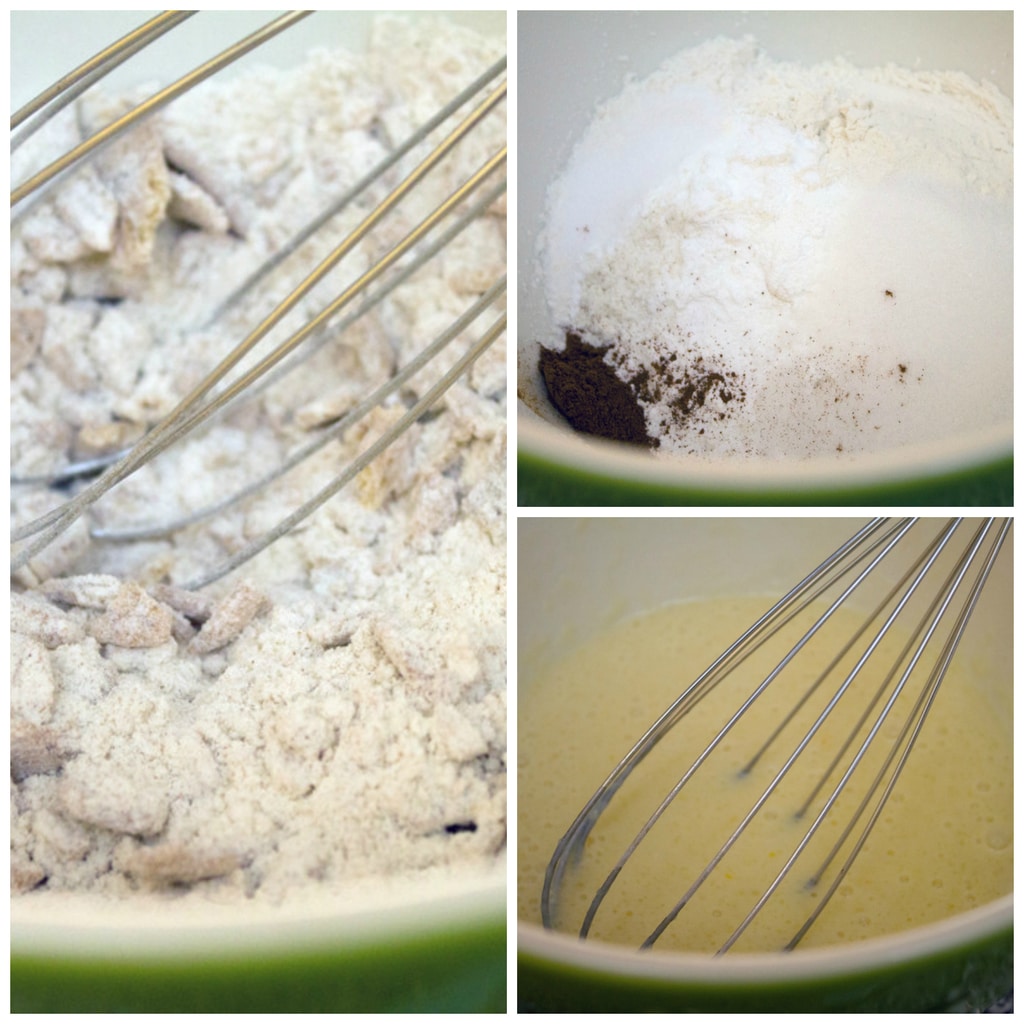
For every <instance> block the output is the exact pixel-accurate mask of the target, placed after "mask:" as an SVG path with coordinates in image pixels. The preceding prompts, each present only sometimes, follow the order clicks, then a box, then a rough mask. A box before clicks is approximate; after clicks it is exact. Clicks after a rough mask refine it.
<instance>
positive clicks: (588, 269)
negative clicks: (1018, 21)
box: [541, 38, 1013, 458]
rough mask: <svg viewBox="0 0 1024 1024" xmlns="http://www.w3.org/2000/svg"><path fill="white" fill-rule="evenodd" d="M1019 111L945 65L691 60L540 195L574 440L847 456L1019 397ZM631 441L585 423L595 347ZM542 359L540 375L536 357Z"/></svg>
mask: <svg viewBox="0 0 1024 1024" xmlns="http://www.w3.org/2000/svg"><path fill="white" fill-rule="evenodd" d="M1012 133H1013V106H1012V103H1011V102H1010V100H1008V99H1007V98H1006V97H1005V96H1003V95H1002V94H1001V93H1000V92H999V90H998V89H996V88H995V87H994V86H992V85H991V84H988V83H978V82H975V81H973V80H972V79H970V78H969V77H968V76H967V75H965V74H963V73H960V72H942V73H940V72H931V71H910V70H906V69H903V68H898V67H895V66H888V67H885V68H874V69H862V68H856V67H853V66H852V65H850V64H849V63H847V62H845V61H843V60H835V61H832V62H829V63H823V64H819V65H816V66H801V65H797V64H791V63H781V62H777V61H774V60H772V59H771V58H770V57H768V56H767V55H766V54H765V53H763V52H762V51H760V50H759V49H758V47H757V45H756V43H755V41H754V40H753V39H750V38H746V39H726V38H720V39H716V40H713V41H710V42H708V43H706V44H703V45H701V46H698V47H696V48H694V49H692V50H688V51H684V52H683V53H681V54H679V55H678V56H677V57H675V58H673V59H672V60H670V61H668V62H667V63H666V64H664V65H663V66H662V67H661V68H660V69H659V70H658V71H657V72H656V73H654V74H653V75H651V76H650V77H648V78H646V79H643V80H635V79H634V80H631V81H629V83H628V84H627V86H626V88H625V89H624V91H623V92H622V93H621V95H620V96H618V97H617V98H615V99H613V100H611V101H609V102H608V103H606V104H605V105H604V106H602V107H600V108H599V109H598V111H597V112H596V115H595V117H594V119H593V121H592V122H591V124H590V125H589V126H588V128H587V130H586V132H585V133H584V135H583V137H582V138H581V140H580V141H579V143H578V144H577V146H576V148H575V149H574V151H573V153H572V155H571V157H570V159H569V162H568V163H567V165H566V167H565V168H564V170H563V173H562V175H561V177H560V178H559V180H558V181H556V182H555V184H554V185H553V186H552V188H551V189H550V190H549V195H548V211H547V224H546V227H545V231H544V235H543V238H542V253H541V256H542V266H543V272H544V277H545V284H546V292H547V297H548V303H549V307H550V311H551V314H552V317H553V322H554V323H555V324H557V325H559V330H560V333H562V334H564V335H566V336H567V337H576V338H578V339H579V340H580V341H581V342H582V343H583V344H584V345H586V346H588V350H583V349H581V348H580V347H579V345H572V344H565V343H564V342H563V341H562V339H561V338H559V339H558V340H555V339H552V340H551V341H547V342H546V345H547V348H548V350H549V351H553V352H554V353H555V356H556V359H555V360H554V361H553V360H552V357H551V356H548V355H544V354H542V377H543V379H544V380H545V383H546V386H547V389H548V393H549V395H550V397H551V399H552V401H553V403H554V404H555V406H556V407H557V408H559V409H560V411H561V412H562V413H563V415H565V417H566V418H567V419H568V421H569V422H570V423H571V424H572V425H573V426H574V427H575V428H576V429H578V430H582V431H585V432H587V433H593V434H597V435H599V436H603V437H612V438H616V439H619V440H632V441H634V442H636V443H640V444H646V445H648V446H649V447H656V448H657V449H658V450H659V452H660V453H666V454H692V455H698V456H704V457H708V458H748V457H756V458H806V457H809V456H817V455H832V454H842V453H845V455H847V456H849V455H854V454H858V453H862V452H870V451H878V450H885V449H892V448H895V447H899V446H902V445H906V444H911V443H916V442H927V441H935V440H942V439H944V438H947V437H948V438H952V437H956V436H958V435H960V434H962V433H964V432H965V431H968V430H975V429H979V428H980V429H984V428H985V427H989V426H994V425H998V424H1002V423H1006V422H1008V421H1009V419H1010V416H1011V411H1012V383H1011V382H1012V378H1013V374H1012V359H1011V356H1012V337H1013V332H1012V294H1013V293H1012V224H1013V217H1012V185H1013V134H1012ZM594 349H596V350H600V351H602V352H603V353H604V355H603V362H604V364H605V366H606V368H607V374H605V378H606V382H607V384H608V387H609V388H612V387H613V385H612V384H611V378H612V377H614V379H615V381H617V382H619V384H621V385H622V386H623V387H625V388H627V389H628V391H629V393H630V398H631V402H627V404H630V405H631V407H632V408H631V411H630V413H629V415H630V416H631V417H635V416H636V415H637V414H638V413H639V414H641V415H642V416H643V419H644V431H643V432H642V433H641V434H640V435H639V436H636V431H635V430H628V431H625V433H626V434H627V435H628V436H625V437H623V436H622V434H623V433H624V432H623V431H622V430H621V429H620V427H619V426H618V420H619V418H620V417H619V416H618V415H617V414H615V413H614V412H612V411H608V412H607V413H605V414H598V413H591V414H590V416H589V419H587V420H584V419H581V418H580V417H579V416H578V415H577V411H576V409H575V407H574V405H573V402H572V399H573V397H574V392H575V390H576V389H575V388H574V385H573V383H572V381H573V379H574V378H575V377H583V378H585V379H587V380H592V379H593V378H594V375H595V370H594V367H593V361H592V359H591V358H590V350H594ZM556 363H557V367H558V369H557V372H556V373H555V374H552V373H550V372H547V371H546V370H545V368H544V367H545V364H546V365H547V367H548V368H549V369H550V367H551V366H553V365H555V364H556Z"/></svg>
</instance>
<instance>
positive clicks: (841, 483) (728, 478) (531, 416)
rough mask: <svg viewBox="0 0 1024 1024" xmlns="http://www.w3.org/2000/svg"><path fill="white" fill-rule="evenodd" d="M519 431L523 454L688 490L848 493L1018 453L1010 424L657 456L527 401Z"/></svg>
mask: <svg viewBox="0 0 1024 1024" xmlns="http://www.w3.org/2000/svg"><path fill="white" fill-rule="evenodd" d="M517 428H518V431H517V432H518V453H519V455H520V456H521V457H525V458H527V459H531V460H534V461H541V462H546V463H548V464H549V465H550V466H551V467H553V468H561V469H566V470H571V471H573V472H577V473H584V474H589V475H592V476H595V477H603V478H606V479H613V480H615V481H616V482H619V483H623V484H640V485H654V486H660V487H666V488H672V489H677V490H683V491H696V490H706V491H733V492H751V493H758V492H762V491H768V490H771V491H776V492H777V491H780V490H783V491H792V492H795V493H803V492H808V491H818V490H823V489H841V490H844V491H845V490H850V489H852V488H857V487H864V486H873V485H874V486H877V485H883V486H884V485H886V484H904V483H907V482H908V481H926V480H929V479H934V478H938V477H943V476H948V475H952V474H957V473H963V472H965V471H966V472H970V471H974V470H980V469H982V468H983V467H986V466H990V465H993V464H995V463H998V462H1000V461H1002V460H1004V459H1008V458H1012V456H1013V426H1012V424H1002V425H997V426H994V427H991V428H987V429H985V430H981V431H978V432H976V433H974V434H972V435H970V436H967V437H960V438H955V439H948V438H947V439H946V440H944V441H936V442H927V443H920V444H915V445H912V446H908V447H905V448H900V449H896V450H892V451H883V452H874V453H866V454H862V455H850V456H849V457H847V458H844V459H842V460H840V459H835V458H832V457H816V458H811V459H806V460H753V459H751V460H739V459H737V460H727V461H719V462H709V461H707V460H703V459H700V458H686V457H682V456H664V457H659V456H657V455H654V454H651V453H650V452H647V451H645V450H639V449H635V448H631V447H629V446H627V445H623V444H619V443H616V442H613V441H606V440H601V439H599V438H593V437H584V436H582V435H579V434H576V433H575V432H573V431H572V430H570V429H569V428H568V427H563V426H560V425H556V424H553V423H550V422H548V421H547V420H545V419H543V418H542V417H540V416H538V415H537V414H536V413H534V412H533V411H532V410H530V409H529V408H528V407H527V406H525V405H523V404H522V403H520V408H519V416H518V423H517Z"/></svg>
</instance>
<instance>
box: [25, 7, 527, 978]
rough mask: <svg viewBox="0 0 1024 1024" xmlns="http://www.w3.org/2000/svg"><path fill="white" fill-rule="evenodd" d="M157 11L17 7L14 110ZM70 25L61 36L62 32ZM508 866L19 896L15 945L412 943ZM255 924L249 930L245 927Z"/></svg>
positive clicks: (488, 23)
mask: <svg viewBox="0 0 1024 1024" xmlns="http://www.w3.org/2000/svg"><path fill="white" fill-rule="evenodd" d="M277 13H279V12H271V11H215V12H213V11H203V12H199V13H198V14H197V15H196V16H195V17H193V18H191V19H189V20H188V21H186V22H185V23H184V24H183V25H181V26H179V27H177V28H175V29H174V30H172V31H171V32H170V33H168V34H167V35H165V36H164V37H162V38H161V39H159V40H158V41H156V42H155V43H154V44H153V45H152V46H151V47H150V48H147V49H146V50H145V51H144V52H143V55H142V56H138V57H135V58H133V59H131V60H129V61H127V62H126V63H125V64H124V65H122V66H121V67H120V68H118V69H116V70H115V71H113V72H112V73H111V75H110V76H109V77H107V78H105V79H104V88H108V89H110V90H112V91H116V90H117V89H119V88H122V89H123V88H131V87H133V86H136V85H140V84H141V85H145V86H150V85H156V86H163V85H166V84H168V83H169V82H171V81H174V80H175V79H176V78H177V77H179V76H181V75H183V74H185V73H186V72H187V71H189V70H190V69H192V68H193V67H195V66H197V65H198V64H200V63H201V62H202V61H204V60H207V59H209V58H211V57H213V56H214V55H215V54H217V53H219V52H220V51H221V50H222V49H223V48H225V47H227V46H229V45H231V44H233V43H235V42H237V41H238V40H239V39H241V38H242V37H244V36H245V35H246V34H247V33H249V32H253V31H255V30H256V29H257V28H259V27H261V26H263V25H266V24H267V23H269V22H270V21H271V20H273V18H274V17H276V15H277ZM153 14H154V12H140V11H101V12H100V11H93V12H89V11H63V12H59V14H56V15H55V12H52V11H15V12H12V15H11V34H12V40H13V41H14V45H13V46H12V48H11V57H12V61H11V64H12V66H11V93H12V95H11V103H12V108H14V107H17V106H19V105H20V104H22V103H25V102H27V101H28V100H29V99H31V98H32V97H34V96H35V95H36V94H37V93H38V92H40V91H41V90H42V89H44V88H46V87H47V86H49V85H50V84H51V83H52V82H54V81H55V80H57V79H58V78H59V77H61V76H62V75H63V74H65V73H66V72H68V71H69V70H70V69H71V68H74V67H76V66H77V65H78V64H79V63H80V62H82V61H84V60H86V59H87V58H89V57H91V56H93V55H94V54H95V53H97V52H99V51H100V50H101V49H102V48H104V47H106V46H108V45H110V44H111V43H112V42H113V41H114V40H116V39H118V38H120V37H121V36H122V35H124V34H126V33H128V32H130V31H131V30H133V29H135V28H137V27H138V26H140V25H141V24H143V23H144V22H145V21H146V20H147V19H148V18H150V17H152V16H153ZM386 14H387V12H382V11H364V12H358V11H355V12H343V11H318V12H314V13H313V14H312V16H310V17H308V18H305V19H304V20H302V21H301V22H299V23H298V24H297V25H295V26H294V27H292V28H289V29H288V30H286V31H285V32H284V33H282V34H281V35H279V36H277V37H276V38H274V39H272V40H271V41H269V42H268V43H266V44H265V45H264V46H261V47H258V48H257V49H256V50H254V51H253V52H252V53H250V54H248V55H246V56H245V57H243V58H242V59H241V60H240V61H239V62H238V63H236V64H234V65H232V66H231V67H229V68H227V69H225V70H224V71H223V72H221V73H220V74H221V76H223V77H230V76H232V75H233V74H237V73H238V72H239V70H241V69H242V68H245V67H252V66H255V65H270V66H274V67H279V68H288V67H292V66H294V65H296V64H298V63H299V62H301V61H302V60H303V59H304V58H305V56H306V55H307V54H308V53H309V52H310V50H312V49H315V48H327V47H330V48H344V49H348V50H350V51H353V52H356V53H358V52H360V51H361V50H363V49H365V48H366V46H367V44H368V42H369V39H370V33H371V29H372V24H373V21H374V19H376V18H378V17H380V16H382V15H386ZM401 16H402V17H404V18H409V19H420V18H435V17H440V18H446V19H449V20H451V21H454V22H456V23H457V24H461V25H465V26H467V27H470V28H472V29H474V30H475V31H477V32H480V33H482V34H487V35H491V36H495V37H502V38H504V36H505V32H506V15H505V12H504V11H437V12H401ZM58 18H59V24H60V26H61V31H56V32H55V31H54V26H55V19H58ZM506 890H507V885H506V867H505V864H504V861H503V860H502V861H501V862H499V863H495V864H494V865H493V866H492V867H490V868H488V869H481V868H474V869H472V870H462V871H449V872H438V873H437V874H436V875H435V876H431V877H430V879H429V882H428V881H427V880H425V876H424V877H420V878H413V879H407V878H400V879H391V880H374V879H369V880H366V879H362V880H358V881H357V882H355V883H353V884H352V885H351V886H350V887H348V888H346V889H345V890H344V891H339V892H335V893H326V894H325V893H322V892H315V893H312V894H305V895H301V896H298V897H296V898H295V899H294V900H293V901H289V903H288V904H287V905H286V906H283V907H268V906H264V907H260V906H252V905H244V906H238V905H218V904H216V903H210V902H204V901H202V900H200V899H196V900H192V899H182V898H180V895H179V896H166V895H165V896H156V895H154V896H149V897H144V896H140V898H139V900H138V901H137V902H136V901H129V902H127V903H124V904H118V903H115V902H112V901H110V900H105V899H96V898H92V897H90V896H88V895H86V894H70V893H57V894H46V895H45V896H41V897H40V898H36V895H39V894H36V895H33V896H32V897H30V898H26V899H18V900H15V901H14V902H13V908H12V942H13V946H14V948H15V950H16V952H17V953H18V955H26V954H32V955H40V954H44V953H45V954H46V955H53V956H57V957H63V956H67V957H72V958H73V957H75V956H80V955H91V954H93V953H111V954H114V955H118V956H129V957H130V956H132V955H133V954H134V953H136V952H141V951H143V950H145V951H146V952H148V953H170V952H172V951H175V950H177V951H179V952H180V951H181V950H186V949H187V950H191V951H193V952H195V951H196V950H205V951H207V952H209V951H210V950H211V949H213V948H216V950H217V951H218V955H221V954H231V953H232V952H235V951H242V950H246V949H251V948H252V947H253V946H254V945H256V946H261V945H262V946H275V947H282V946H284V945H286V944H288V943H294V942H295V941H296V940H297V939H302V940H303V941H304V942H306V943H309V944H313V945H316V944H324V943H326V944H329V945H331V946H332V947H337V946H338V944H339V943H341V944H346V945H349V946H352V945H358V944H360V943H362V942H366V941H369V940H370V939H374V938H379V937H380V936H381V935H391V936H405V935H410V934H414V933H416V932H423V931H431V930H432V931H438V930H446V929H453V928H458V927H460V926H461V925H462V924H466V923H469V922H474V921H484V922H486V923H487V924H488V925H489V926H491V925H493V926H495V927H500V926H501V925H502V923H503V922H504V919H505V896H506ZM240 924H244V925H245V927H244V928H241V927H239V925H240Z"/></svg>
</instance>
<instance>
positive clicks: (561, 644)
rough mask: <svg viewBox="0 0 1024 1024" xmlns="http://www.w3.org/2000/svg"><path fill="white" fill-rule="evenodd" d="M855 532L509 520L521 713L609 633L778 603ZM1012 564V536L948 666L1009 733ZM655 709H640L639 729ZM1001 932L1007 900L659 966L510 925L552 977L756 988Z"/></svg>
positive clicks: (848, 528)
mask: <svg viewBox="0 0 1024 1024" xmlns="http://www.w3.org/2000/svg"><path fill="white" fill-rule="evenodd" d="M863 522H864V520H853V519H819V518H802V519H780V518H774V519H746V518H743V519H740V518H717V519H700V518H686V519H675V518H646V519H635V518H623V519H614V518H608V519H563V518H559V519H533V518H524V519H522V520H521V521H520V527H519V543H518V558H519V592H520V595H521V598H520V603H519V652H518V659H519V662H518V663H519V678H520V698H519V699H520V702H521V703H522V702H525V701H528V700H529V699H530V679H531V677H533V676H535V675H536V674H537V673H538V672H539V671H540V669H541V668H542V667H543V666H544V665H546V664H548V663H549V662H550V661H551V660H552V659H553V658H554V657H555V656H556V655H558V654H560V653H562V652H564V651H566V650H570V649H572V648H573V647H575V646H577V645H580V644H583V643H585V642H586V641H587V639H588V638H590V637H592V636H594V635H595V634H596V633H598V632H599V631H601V630H603V629H606V628H607V627H608V626H609V625H611V624H612V623H615V622H618V621H621V620H623V619H625V618H628V617H629V616H631V615H634V614H637V613H639V612H642V611H645V610H651V609H654V608H657V607H659V606H661V605H664V604H666V603H668V602H673V601H679V600H686V599H693V598H711V597H716V596H735V595H737V594H765V595H781V594H783V593H785V592H786V591H787V590H788V589H789V588H790V587H791V586H793V585H794V584H795V583H796V582H797V581H798V579H799V578H802V576H803V575H805V574H806V572H809V571H810V569H811V568H812V567H813V566H815V565H817V564H818V563H819V562H820V561H821V560H822V559H824V558H825V557H826V556H827V555H828V554H830V553H831V552H832V551H833V550H835V548H836V547H837V546H838V545H839V544H840V543H842V542H843V541H844V540H846V539H847V538H848V537H850V536H851V535H852V534H853V533H854V532H855V531H856V529H858V528H859V526H860V525H862V524H863ZM965 525H968V524H965ZM1012 563H1013V556H1012V532H1011V534H1010V535H1009V536H1008V537H1007V540H1006V543H1005V545H1004V547H1003V550H1002V552H1001V554H1000V556H999V559H998V560H997V562H996V565H995V568H994V570H993V573H992V576H991V577H990V579H989V582H988V584H987V586H986V588H985V590H984V592H983V593H982V596H981V598H980V600H979V602H978V605H977V608H976V610H975V612H974V615H973V616H972V618H971V621H970V624H969V626H968V629H967V631H966V632H965V634H964V637H963V641H962V645H961V648H960V651H959V652H958V657H960V656H962V657H964V658H972V657H978V658H979V659H981V664H983V665H984V666H985V669H986V672H985V674H983V675H982V674H979V675H977V676H976V677H974V682H975V685H976V686H977V688H978V695H979V697H980V698H983V699H987V700H990V701H991V702H993V704H994V705H995V707H996V708H997V710H998V711H999V713H1000V716H1001V717H1002V718H1004V719H1005V721H1006V723H1007V729H1011V728H1012V724H1011V723H1012V717H1013V716H1012V709H1013V694H1012V679H1013V651H1012V623H1013V610H1012V594H1013V588H1012ZM883 565H884V563H883ZM610 581H612V582H610ZM701 667H703V666H696V668H698V669H699V668H701ZM662 710H664V709H663V708H662V707H660V706H659V707H652V708H651V709H650V719H651V721H653V720H654V718H655V717H656V716H657V715H658V714H660V713H661V711H662ZM623 752H624V751H623ZM566 824H568V823H566ZM1011 923H1012V897H1011V896H1007V897H1004V898H1002V899H1000V900H997V901H994V902H993V903H990V904H987V905H986V906H984V907H981V908H978V909H977V910H973V911H970V912H968V913H964V914H961V915H958V916H957V917H954V918H951V919H948V920H945V921H940V922H937V923H936V924H934V925H931V926H927V927H923V928H917V929H914V930H912V931H907V932H903V933H899V934H898V935H892V936H887V937H884V938H881V939H876V940H871V941H870V942H861V943H854V944H849V945H846V946H841V947H833V948H831V949H812V950H806V951H799V952H798V953H796V954H746V955H737V956H736V957H735V958H733V957H732V956H731V955H730V956H727V957H723V958H720V959H717V960H714V961H713V962H712V961H709V959H708V958H706V957H702V956H698V955H693V954H677V953H664V954H659V955H658V956H656V957H653V958H652V957H651V956H650V954H643V955H642V956H641V955H639V954H636V953H634V952H632V951H631V950H626V949H622V948H614V947H611V946H606V945H602V944H601V943H589V942H588V943H579V942H577V941H576V940H574V939H573V938H571V937H568V936H564V935H556V934H552V933H547V932H544V931H543V930H542V929H540V928H539V927H538V926H536V925H532V924H528V923H521V925H520V939H519V942H520V949H521V950H524V949H525V950H527V951H529V952H530V953H531V954H532V955H535V956H537V957H538V958H540V959H542V960H546V961H548V962H554V963H559V964H562V965H563V966H564V965H567V964H576V965H586V964H588V963H589V964H590V965H591V967H594V964H595V963H600V964H602V965H614V969H615V970H616V971H621V972H623V973H625V974H627V975H630V976H633V975H636V974H638V973H639V975H642V976H647V975H649V974H650V973H651V972H654V974H655V975H656V976H659V977H670V978H675V979H684V978H688V979H691V980H701V979H704V978H715V979H718V980H727V979H729V978H735V977H746V978H750V977H756V976H759V975H760V974H761V972H768V973H765V974H764V975H763V976H764V977H769V976H770V972H771V971H772V970H773V969H781V970H782V971H783V972H792V976H794V977H797V976H807V974H808V973H810V974H814V973H818V972H821V973H828V972H830V971H833V970H835V969H836V968H837V966H838V965H842V966H843V969H844V970H845V969H850V968H852V966H853V965H856V964H860V965H862V966H864V965H871V964H874V965H881V964H885V963H887V962H890V961H891V960H892V959H893V958H894V957H897V956H899V957H906V956H910V955H911V954H912V953H916V952H922V951H923V952H927V951H930V950H934V949H938V948H949V947H950V946H951V945H956V944H959V943H967V942H970V941H973V940H975V939H977V938H978V937H979V936H985V935H989V934H991V933H992V932H994V931H997V930H998V929H1000V928H1004V929H1005V928H1009V927H1010V925H1011ZM592 956H593V957H596V960H594V959H591V957H592ZM772 964H774V965H775V967H774V968H772V966H771V965H772ZM602 969H603V968H602ZM708 972H710V973H708ZM751 972H753V973H751Z"/></svg>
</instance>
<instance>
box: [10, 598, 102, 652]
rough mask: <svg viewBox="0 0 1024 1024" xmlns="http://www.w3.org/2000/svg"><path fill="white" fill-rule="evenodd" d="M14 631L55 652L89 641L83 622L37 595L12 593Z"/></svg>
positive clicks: (12, 624)
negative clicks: (84, 640)
mask: <svg viewBox="0 0 1024 1024" xmlns="http://www.w3.org/2000/svg"><path fill="white" fill-rule="evenodd" d="M11 632H12V633H21V634H22V635H24V636H30V637H33V638H34V639H36V640H38V641H40V643H42V644H44V645H45V646H46V647H48V648H50V649H51V650H52V649H53V648H55V647H61V646H63V645H64V644H75V643H78V642H79V641H80V640H83V639H85V629H84V627H83V626H82V624H81V623H80V622H76V621H75V620H74V619H73V618H71V616H70V615H68V613H67V612H66V611H64V610H63V609H61V608H58V607H57V606H56V605H53V604H51V603H50V602H49V601H47V600H46V599H45V598H44V597H43V596H42V595H41V594H37V593H33V592H29V593H18V592H14V593H12V594H11Z"/></svg>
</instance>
